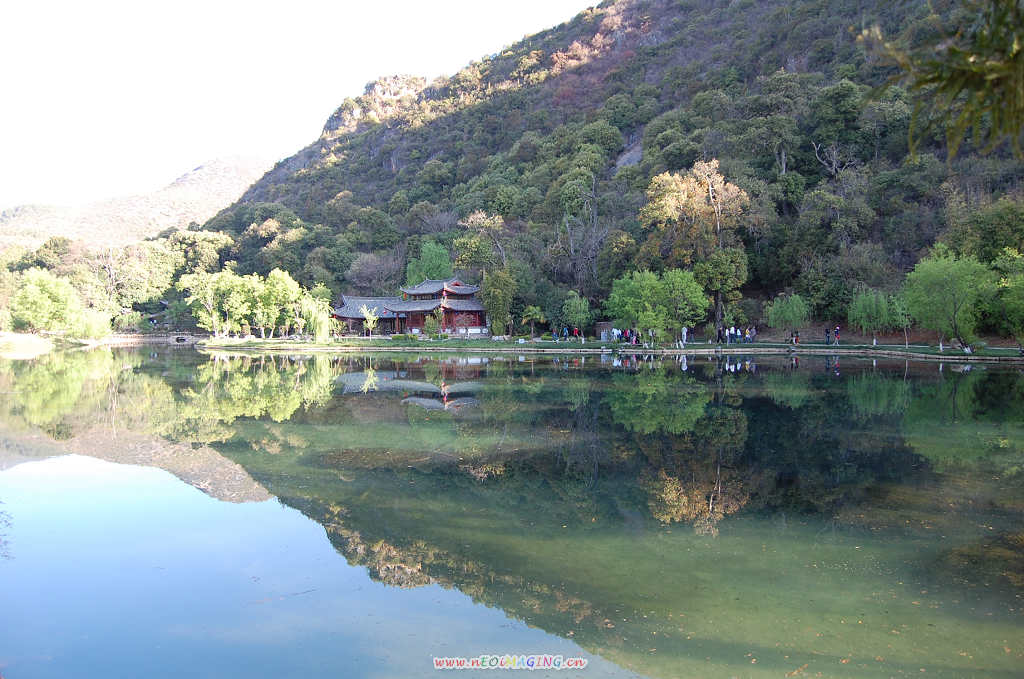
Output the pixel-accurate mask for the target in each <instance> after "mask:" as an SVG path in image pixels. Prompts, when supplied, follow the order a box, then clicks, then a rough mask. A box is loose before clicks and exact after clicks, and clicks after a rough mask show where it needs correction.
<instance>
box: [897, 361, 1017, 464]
mask: <svg viewBox="0 0 1024 679" xmlns="http://www.w3.org/2000/svg"><path fill="white" fill-rule="evenodd" d="M903 434H904V438H905V439H906V441H907V443H908V444H909V445H910V446H911V447H912V448H913V449H914V451H915V452H917V453H918V454H919V455H922V456H924V457H926V458H928V459H929V460H930V461H931V462H932V463H933V464H934V465H936V467H938V468H940V469H956V468H962V467H969V466H975V465H978V464H981V463H984V464H987V465H992V466H993V467H994V468H995V469H997V470H998V471H1000V472H1001V473H1003V474H1018V473H1020V472H1021V471H1022V466H1024V379H1022V378H1021V376H1020V374H1018V373H1010V372H988V371H983V370H977V369H975V370H970V371H969V372H963V373H955V372H953V373H950V372H944V373H943V376H942V377H941V379H939V380H938V381H936V382H932V383H930V384H923V385H921V386H920V387H919V388H918V390H917V393H916V394H915V395H914V398H913V399H912V400H911V401H910V404H909V406H908V407H907V410H906V414H905V416H904V418H903Z"/></svg>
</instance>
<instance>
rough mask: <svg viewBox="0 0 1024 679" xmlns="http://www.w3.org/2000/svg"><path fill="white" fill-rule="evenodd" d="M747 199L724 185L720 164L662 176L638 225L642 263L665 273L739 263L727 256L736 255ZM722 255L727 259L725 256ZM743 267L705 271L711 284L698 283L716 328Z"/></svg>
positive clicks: (651, 190)
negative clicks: (709, 295) (708, 297)
mask: <svg viewBox="0 0 1024 679" xmlns="http://www.w3.org/2000/svg"><path fill="white" fill-rule="evenodd" d="M749 204H750V198H749V197H748V196H747V193H746V192H745V191H744V190H743V189H741V188H740V187H738V186H736V185H735V184H732V183H730V182H727V181H725V177H723V176H722V174H721V173H720V172H719V171H718V161H717V160H709V161H697V162H696V163H694V164H693V167H692V168H690V170H689V171H688V172H687V173H686V174H676V173H671V172H665V173H663V174H660V175H658V176H656V177H655V178H654V179H652V180H651V183H650V185H649V186H648V188H647V204H646V205H645V206H644V207H643V209H641V210H640V222H641V223H642V224H643V225H644V227H645V228H646V229H648V230H649V232H650V233H649V235H648V239H647V242H646V243H645V244H644V246H643V248H641V253H640V259H641V261H643V260H648V261H649V262H650V263H653V262H660V263H661V264H662V266H664V267H665V268H688V267H690V266H692V265H693V264H695V263H701V262H710V261H715V262H716V263H719V264H721V263H722V262H735V263H737V264H739V263H740V259H741V258H740V257H738V256H733V257H730V256H728V253H727V251H729V250H739V251H740V252H742V246H741V245H740V239H739V227H740V226H741V224H742V217H743V214H744V211H745V210H746V208H747V206H748V205H749ZM723 255H725V256H723ZM745 259H746V258H745V257H743V258H742V260H743V262H742V263H743V266H742V267H739V266H728V267H722V266H712V267H705V268H706V269H707V273H708V274H709V276H710V277H711V278H715V276H717V275H718V274H720V275H721V276H722V277H723V280H722V281H718V280H717V279H715V280H711V279H709V280H707V281H702V283H703V284H704V286H705V287H706V288H708V289H709V290H712V291H713V293H714V313H715V327H716V328H720V327H722V319H723V318H724V316H725V302H726V299H727V298H728V297H729V296H730V294H731V291H732V290H734V289H738V288H739V286H740V285H742V284H743V283H744V282H746V276H747V271H746V262H745Z"/></svg>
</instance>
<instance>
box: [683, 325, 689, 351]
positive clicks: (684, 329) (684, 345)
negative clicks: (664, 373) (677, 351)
mask: <svg viewBox="0 0 1024 679" xmlns="http://www.w3.org/2000/svg"><path fill="white" fill-rule="evenodd" d="M688 331H689V328H687V327H686V326H685V325H684V326H683V349H685V348H686V333H687V332H688Z"/></svg>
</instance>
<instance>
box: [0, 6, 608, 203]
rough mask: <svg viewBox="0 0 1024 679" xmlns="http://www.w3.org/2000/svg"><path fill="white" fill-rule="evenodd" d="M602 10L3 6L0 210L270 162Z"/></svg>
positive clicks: (73, 200) (129, 190)
mask: <svg viewBox="0 0 1024 679" xmlns="http://www.w3.org/2000/svg"><path fill="white" fill-rule="evenodd" d="M596 2H597V0H504V1H502V2H496V1H494V0H409V1H406V0H401V1H395V0H392V1H390V2H388V1H386V0H385V1H378V2H365V1H363V2H355V1H353V0H335V1H334V2H314V1H307V0H292V1H290V2H281V1H280V0H276V1H274V2H264V1H263V0H247V1H245V2H236V1H234V0H231V1H227V0H225V1H220V0H176V1H175V2H168V1H167V0H154V1H152V2H140V1H139V0H130V1H121V0H90V1H88V2H82V1H81V0H70V1H69V0H65V1H62V2H54V1H50V0H34V1H33V2H11V3H6V4H5V6H4V9H3V10H0V64H2V66H0V93H2V101H3V103H2V104H0V209H4V208H8V207H12V206H15V205H22V204H27V203H40V204H55V205H75V204H80V203H84V202H88V201H92V200H100V199H103V198H110V197H115V196H122V195H130V194H133V193H139V192H146V191H152V190H156V189H158V188H161V187H163V186H165V185H167V184H169V183H171V182H172V181H173V180H174V179H176V178H177V177H179V176H181V175H182V174H185V173H186V172H188V171H189V170H191V169H192V168H194V167H196V166H198V165H200V164H202V163H203V162H205V161H207V160H212V159H214V158H222V157H227V156H248V157H257V158H262V159H265V160H267V161H268V163H272V162H273V161H275V160H279V159H281V158H285V157H287V156H289V155H291V154H292V153H294V152H295V151H297V150H299V149H300V148H302V147H303V146H306V145H307V144H309V143H310V142H312V141H313V140H315V139H316V138H317V136H318V135H319V134H320V131H321V129H322V127H323V124H324V122H325V121H326V119H327V117H328V116H329V115H330V114H331V113H332V112H333V111H334V109H335V108H336V107H337V106H338V104H340V103H341V101H342V100H343V99H344V98H345V97H349V96H356V95H359V94H362V92H363V88H364V86H365V85H366V83H368V82H370V81H372V80H375V79H376V78H378V77H380V76H383V75H391V74H410V75H422V76H426V77H428V78H433V77H435V76H438V75H450V74H452V73H454V72H455V71H457V70H459V69H460V68H461V67H462V66H464V65H466V64H467V63H469V62H470V61H472V60H474V59H479V58H481V57H483V56H484V55H486V54H491V53H494V52H497V51H499V50H500V49H501V48H502V47H504V46H506V45H510V44H512V43H514V42H516V41H517V40H519V39H520V38H522V37H523V36H525V35H528V34H532V33H536V32H538V31H541V30H544V29H546V28H549V27H551V26H555V25H557V24H559V23H562V22H563V21H568V20H569V19H571V18H572V17H573V16H574V15H576V14H577V13H578V12H580V11H581V10H583V9H585V8H587V7H590V6H593V5H594V4H596Z"/></svg>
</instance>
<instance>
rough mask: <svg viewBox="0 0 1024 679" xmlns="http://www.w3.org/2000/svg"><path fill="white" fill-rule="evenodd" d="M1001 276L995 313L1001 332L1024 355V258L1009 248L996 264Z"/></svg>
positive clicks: (997, 288)
mask: <svg viewBox="0 0 1024 679" xmlns="http://www.w3.org/2000/svg"><path fill="white" fill-rule="evenodd" d="M994 268H995V270H996V272H997V273H998V275H999V281H998V283H997V284H996V299H995V304H996V308H995V312H996V315H997V316H998V317H999V319H1000V321H1001V323H1000V330H1002V331H1004V332H1006V333H1007V334H1009V335H1010V337H1012V338H1013V339H1014V340H1015V341H1016V342H1017V347H1018V348H1019V349H1020V350H1021V353H1022V354H1024V256H1022V255H1021V254H1020V253H1019V252H1018V251H1017V250H1014V249H1012V248H1007V249H1006V250H1004V251H1003V254H1002V256H1001V257H999V258H998V259H997V260H996V261H995V262H994Z"/></svg>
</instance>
